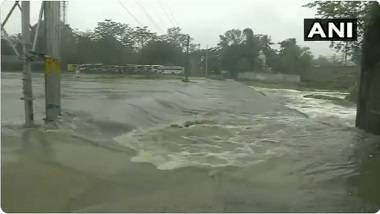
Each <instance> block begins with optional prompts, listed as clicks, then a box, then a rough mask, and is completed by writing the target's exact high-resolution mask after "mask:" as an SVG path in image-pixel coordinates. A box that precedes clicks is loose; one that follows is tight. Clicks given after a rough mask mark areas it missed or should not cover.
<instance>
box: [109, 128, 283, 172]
mask: <svg viewBox="0 0 380 214" xmlns="http://www.w3.org/2000/svg"><path fill="white" fill-rule="evenodd" d="M245 123H247V122H245ZM270 126H271V124H269V123H267V124H265V123H261V122H260V123H258V122H255V123H251V124H250V125H233V124H213V123H204V124H197V123H195V124H194V125H192V126H190V127H172V126H170V125H166V126H160V127H156V128H151V129H146V130H135V131H132V132H130V133H127V134H124V135H121V136H118V137H116V138H114V140H115V141H116V142H118V143H119V144H121V145H123V146H126V147H128V148H131V149H133V150H135V151H136V156H134V157H132V159H131V161H132V162H139V163H151V164H153V165H155V166H156V167H157V168H158V169H160V170H171V169H176V168H181V167H188V166H205V167H224V166H249V165H252V164H257V163H260V162H262V161H264V160H266V159H268V158H270V157H274V156H277V155H281V154H283V153H284V152H285V150H281V149H277V148H276V147H278V146H281V141H280V139H281V137H283V136H284V135H287V132H286V131H283V132H281V131H280V132H279V133H280V135H281V136H278V137H279V138H273V137H268V135H271V133H274V132H273V131H272V130H270Z"/></svg>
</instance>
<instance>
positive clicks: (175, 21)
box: [164, 3, 179, 27]
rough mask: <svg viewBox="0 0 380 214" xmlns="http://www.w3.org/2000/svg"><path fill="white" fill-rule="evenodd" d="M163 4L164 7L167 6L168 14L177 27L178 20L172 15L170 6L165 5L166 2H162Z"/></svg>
mask: <svg viewBox="0 0 380 214" xmlns="http://www.w3.org/2000/svg"><path fill="white" fill-rule="evenodd" d="M164 4H165V6H166V8H168V12H169V15H170V17H171V18H172V19H173V21H174V24H175V25H177V27H179V22H178V21H177V19H176V18H175V17H174V15H173V12H172V10H171V8H170V6H169V5H167V4H166V3H164Z"/></svg>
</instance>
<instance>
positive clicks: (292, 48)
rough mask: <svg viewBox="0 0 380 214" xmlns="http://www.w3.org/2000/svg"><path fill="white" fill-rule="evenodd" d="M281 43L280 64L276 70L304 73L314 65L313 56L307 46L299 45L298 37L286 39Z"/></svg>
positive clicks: (288, 72)
mask: <svg viewBox="0 0 380 214" xmlns="http://www.w3.org/2000/svg"><path fill="white" fill-rule="evenodd" d="M279 44H280V52H279V64H278V67H277V68H276V71H278V72H281V73H287V74H302V73H303V72H305V71H307V70H308V69H309V68H310V67H311V65H312V59H313V56H312V54H311V52H310V49H309V48H307V47H303V48H301V47H299V46H298V45H297V42H296V39H294V38H290V39H286V40H284V41H282V42H280V43H279Z"/></svg>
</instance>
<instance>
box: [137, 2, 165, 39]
mask: <svg viewBox="0 0 380 214" xmlns="http://www.w3.org/2000/svg"><path fill="white" fill-rule="evenodd" d="M135 3H136V4H137V5H138V6H139V7H140V8H141V9H142V11H143V12H144V14H145V16H146V17H147V18H148V19H149V20H150V22H151V23H153V25H154V27H155V28H156V29H158V30H159V31H161V32H163V33H165V31H163V30H162V28H161V27H160V26H159V25H158V24H157V23H156V22H155V21H154V19H153V18H152V16H151V15H150V14H149V13H148V11H146V10H145V8H144V6H143V5H142V4H140V3H139V2H138V1H135Z"/></svg>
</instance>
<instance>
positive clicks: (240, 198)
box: [1, 73, 380, 212]
mask: <svg viewBox="0 0 380 214" xmlns="http://www.w3.org/2000/svg"><path fill="white" fill-rule="evenodd" d="M33 80H34V82H33V84H34V95H35V97H36V100H35V118H36V122H37V127H36V128H31V129H25V128H22V126H21V124H22V123H23V103H22V101H21V100H19V98H20V95H21V76H20V75H19V74H15V73H2V82H1V83H2V86H1V87H2V92H1V94H2V106H1V107H2V110H1V111H2V112H1V113H2V138H1V139H2V208H3V210H5V211H17V212H23V211H41V212H43V211H46V212H49V211H50V212H54V211H60V212H65V211H114V212H115V211H124V212H128V211H133V212H149V211H160V212H168V211H176V212H202V211H204V212H205V211H208V212H281V211H282V212H374V211H377V210H378V209H380V191H379V190H380V183H379V182H378V181H379V180H380V138H379V137H378V136H374V135H370V134H367V133H364V132H362V131H360V130H357V129H355V128H354V119H355V106H352V105H341V103H339V104H338V103H336V102H335V101H334V100H323V99H315V98H310V97H309V98H307V96H306V97H305V95H310V94H322V95H328V96H331V97H338V98H341V97H343V96H344V94H342V93H339V92H331V91H297V90H287V89H267V88H259V87H255V86H247V85H244V84H242V83H239V82H235V81H233V80H225V81H216V80H208V79H202V78H195V79H193V80H192V82H190V83H184V82H182V81H180V80H178V79H156V80H155V79H134V78H127V77H125V76H115V75H113V76H111V75H81V76H80V78H75V77H74V76H72V75H69V74H66V75H64V77H63V81H62V92H63V96H62V97H63V98H62V105H63V115H62V117H61V118H60V121H59V122H58V123H57V124H56V125H54V126H53V125H49V126H46V125H44V124H43V117H44V115H43V112H44V102H43V81H42V80H43V78H42V76H41V75H40V74H36V75H35V76H34V78H33Z"/></svg>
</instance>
